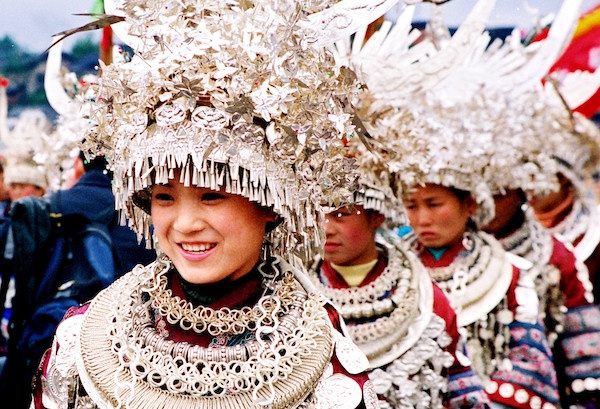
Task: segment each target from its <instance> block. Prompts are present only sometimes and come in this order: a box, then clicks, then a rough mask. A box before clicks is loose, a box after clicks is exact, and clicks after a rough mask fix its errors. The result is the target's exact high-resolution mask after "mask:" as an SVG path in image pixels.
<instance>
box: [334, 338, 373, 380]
mask: <svg viewBox="0 0 600 409" xmlns="http://www.w3.org/2000/svg"><path fill="white" fill-rule="evenodd" d="M334 333H335V354H336V356H337V357H338V359H339V360H340V363H341V364H342V366H343V367H344V369H346V370H347V371H348V372H349V373H351V374H352V375H356V374H358V373H361V372H365V371H366V370H367V369H369V360H368V359H367V357H366V355H365V354H364V353H363V352H362V351H361V350H360V348H359V347H358V346H356V344H355V343H354V342H352V340H351V339H350V338H348V337H345V336H343V335H342V334H340V333H339V332H338V331H334Z"/></svg>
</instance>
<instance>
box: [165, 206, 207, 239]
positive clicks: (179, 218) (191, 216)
mask: <svg viewBox="0 0 600 409" xmlns="http://www.w3.org/2000/svg"><path fill="white" fill-rule="evenodd" d="M205 226H206V221H205V220H204V213H203V212H202V210H201V209H199V208H197V207H195V208H190V207H189V206H179V207H178V209H177V215H176V217H175V221H174V223H173V228H174V229H175V230H177V231H179V232H181V233H189V232H193V231H198V230H202V229H203V228H204V227H205Z"/></svg>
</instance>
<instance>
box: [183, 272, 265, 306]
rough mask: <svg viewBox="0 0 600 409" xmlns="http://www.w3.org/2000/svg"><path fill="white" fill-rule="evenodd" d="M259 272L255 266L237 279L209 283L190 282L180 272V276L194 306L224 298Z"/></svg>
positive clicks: (186, 294) (188, 298)
mask: <svg viewBox="0 0 600 409" xmlns="http://www.w3.org/2000/svg"><path fill="white" fill-rule="evenodd" d="M257 274H260V273H259V272H258V269H257V268H256V267H255V268H253V269H252V270H251V271H250V272H248V273H247V274H245V275H244V276H242V277H240V278H238V279H236V280H224V281H218V282H216V283H209V284H194V283H190V282H189V281H186V280H184V279H183V278H182V277H181V275H179V274H178V278H179V281H180V283H181V288H182V289H183V292H184V293H185V297H186V299H187V301H189V302H190V303H192V305H193V306H194V307H198V306H200V305H205V306H206V305H210V304H212V303H213V302H215V301H216V300H218V299H220V298H222V297H223V296H224V295H226V294H227V293H229V292H231V291H233V290H234V289H235V288H238V287H240V286H242V285H243V284H244V283H247V282H248V281H250V280H251V279H252V278H254V277H255V276H256V275H257Z"/></svg>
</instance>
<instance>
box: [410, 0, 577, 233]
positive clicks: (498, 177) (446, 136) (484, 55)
mask: <svg viewBox="0 0 600 409" xmlns="http://www.w3.org/2000/svg"><path fill="white" fill-rule="evenodd" d="M578 4H579V3H578ZM578 4H575V5H574V4H573V2H569V4H567V2H564V3H563V5H562V7H561V10H560V11H559V13H558V14H557V17H556V20H555V22H554V24H553V25H552V30H551V31H550V33H549V36H548V38H547V39H546V40H545V41H544V42H541V43H539V44H535V45H534V44H531V45H529V46H527V47H524V46H523V45H522V44H521V42H520V38H519V36H518V33H516V32H515V33H513V35H512V36H509V37H508V38H507V39H506V40H505V41H504V42H502V41H500V40H496V41H494V42H491V43H490V38H489V34H488V33H485V32H484V33H481V34H480V35H479V39H478V40H477V43H478V44H477V46H476V47H474V48H473V49H472V50H471V51H470V53H469V55H468V57H467V58H465V59H463V61H462V62H461V63H460V64H459V65H456V66H455V68H454V69H453V70H452V72H451V73H450V75H447V76H446V77H445V78H444V80H443V81H439V82H438V83H437V84H436V86H435V87H431V88H430V89H429V90H427V92H424V93H423V94H422V95H423V98H422V99H421V100H419V103H415V102H413V105H420V107H419V109H418V112H420V113H421V115H422V116H423V117H425V118H426V120H427V121H428V122H429V123H430V124H431V129H430V131H429V132H428V134H429V137H428V140H429V142H430V151H431V152H432V157H431V161H430V168H429V171H428V173H427V178H426V181H427V182H430V183H438V184H441V185H444V186H448V187H454V188H458V189H461V190H466V191H470V192H471V193H472V194H473V196H474V198H475V199H476V201H477V202H478V203H479V209H478V211H477V213H476V215H475V220H476V222H477V223H478V224H485V223H487V222H488V221H490V220H491V218H492V217H493V215H494V205H493V200H492V191H501V190H502V189H504V188H513V187H516V186H518V187H522V188H524V189H527V190H536V191H548V190H549V189H552V188H553V186H556V185H555V179H554V177H553V174H552V170H551V169H552V164H551V163H550V161H549V160H548V156H547V155H545V154H544V153H543V152H542V147H541V141H540V140H539V139H537V138H539V135H541V134H540V129H539V126H540V125H542V122H543V121H542V122H539V121H538V120H537V119H538V118H539V117H540V116H541V115H542V114H543V109H540V106H539V105H540V104H539V103H537V104H535V103H533V104H532V103H531V99H527V98H531V96H532V95H539V92H540V87H541V84H542V79H543V78H544V76H545V75H546V73H547V72H548V69H549V68H550V67H551V65H552V63H553V61H555V59H556V58H557V57H558V56H559V55H560V52H561V51H562V49H563V48H564V47H565V46H566V44H567V43H568V40H569V36H570V34H571V33H572V27H573V24H574V22H575V21H576V18H577V9H578ZM573 9H575V10H573ZM546 41H547V42H546ZM536 128H537V129H536ZM534 135H537V136H536V140H535V143H532V137H533V136H534Z"/></svg>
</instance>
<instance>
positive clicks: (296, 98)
mask: <svg viewBox="0 0 600 409" xmlns="http://www.w3.org/2000/svg"><path fill="white" fill-rule="evenodd" d="M380 3H382V4H383V3H384V2H380ZM336 4H337V2H334V1H332V2H314V3H313V2H295V1H292V0H286V1H278V2H254V3H253V2H236V1H234V2H222V1H220V0H213V1H203V2H195V1H190V2H181V3H180V2H170V1H162V0H154V1H142V0H133V1H123V2H115V3H114V4H107V7H108V8H107V11H109V12H112V11H115V12H118V14H119V15H121V16H123V17H124V22H123V23H119V24H120V25H121V26H122V27H121V29H119V31H117V30H115V31H116V32H117V34H118V35H120V36H122V37H123V38H122V39H124V40H125V41H129V42H130V44H129V45H131V46H132V47H133V48H134V51H135V55H134V56H133V58H132V59H131V61H130V62H127V63H122V64H112V65H110V66H104V65H101V75H100V77H99V79H98V85H97V87H96V88H97V91H96V92H97V99H96V102H95V104H94V106H93V108H92V109H91V112H90V114H91V118H92V120H93V121H94V122H96V123H97V128H96V129H95V130H94V132H93V133H91V134H90V135H89V137H88V146H90V147H91V148H92V149H93V150H96V151H98V150H99V151H102V152H103V153H104V154H105V155H106V156H107V158H108V159H109V162H110V164H111V167H112V170H113V171H114V184H113V189H114V192H115V198H116V206H117V208H118V209H121V210H125V209H126V210H127V215H128V216H129V217H130V219H131V221H132V224H133V227H134V228H135V229H136V230H137V231H138V233H140V234H143V235H145V236H146V238H148V237H149V236H150V229H149V227H150V223H151V220H150V218H149V214H148V213H147V211H148V204H149V202H148V200H147V199H148V196H147V193H148V190H147V188H149V187H150V186H152V185H153V184H155V183H165V182H166V181H167V180H168V178H169V177H171V176H173V171H174V169H176V168H181V169H182V172H181V180H182V181H183V182H184V183H185V184H187V185H195V186H203V187H210V188H213V189H218V188H224V189H225V190H226V191H228V192H231V193H235V194H239V195H243V196H245V197H247V198H249V199H250V200H252V201H255V202H257V203H259V204H261V205H263V206H266V207H272V208H273V209H274V211H275V212H276V213H277V214H278V215H280V217H281V218H282V219H283V221H284V222H283V223H281V224H280V225H279V226H278V227H277V228H276V229H275V230H274V231H273V232H272V234H271V245H272V247H273V250H274V253H275V254H284V253H285V254H287V255H289V254H290V251H291V254H296V255H298V256H300V257H312V254H311V252H312V251H314V249H317V248H319V247H320V240H321V236H322V232H321V231H320V228H319V227H318V226H319V223H317V221H318V219H319V217H320V216H321V209H320V203H321V202H322V201H323V197H326V198H327V202H328V203H332V202H334V203H349V202H350V201H351V199H350V198H351V196H352V191H353V187H354V183H355V174H354V173H353V170H354V167H355V165H354V164H353V161H352V160H351V159H349V158H348V157H347V156H346V155H345V153H346V150H345V148H344V147H343V143H342V142H343V140H348V139H351V138H352V137H353V136H354V134H355V132H356V130H355V127H354V125H353V123H352V121H351V120H352V113H353V112H352V110H351V108H350V103H351V100H352V97H353V95H355V94H356V92H357V91H358V89H359V86H360V84H359V83H358V82H357V81H356V78H355V75H354V74H353V73H352V72H351V71H350V70H348V69H344V68H341V67H338V66H336V65H335V62H334V60H333V58H332V57H331V55H330V54H328V53H327V52H325V50H324V49H323V48H322V46H321V45H320V42H321V40H320V39H321V38H322V37H320V35H321V34H320V31H319V30H320V29H321V28H322V25H323V22H324V21H326V20H323V19H322V18H319V19H315V17H314V16H317V15H320V14H319V13H325V12H327V10H329V8H330V7H332V6H334V5H336ZM378 4H379V3H378ZM355 6H356V10H363V11H364V10H371V9H373V7H372V4H369V2H366V1H364V2H355ZM384 11H385V10H381V11H379V12H380V13H383V12H384ZM345 15H346V16H347V17H348V16H351V15H350V14H348V13H346V14H345ZM369 15H371V14H369ZM311 16H312V17H311ZM378 16H379V15H378V14H374V15H373V16H372V19H375V18H377V17H378ZM332 21H333V20H332ZM364 22H365V21H363V23H364ZM367 22H368V21H367ZM119 24H117V25H115V29H116V27H117V26H118V25H119ZM307 254H308V256H307Z"/></svg>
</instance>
